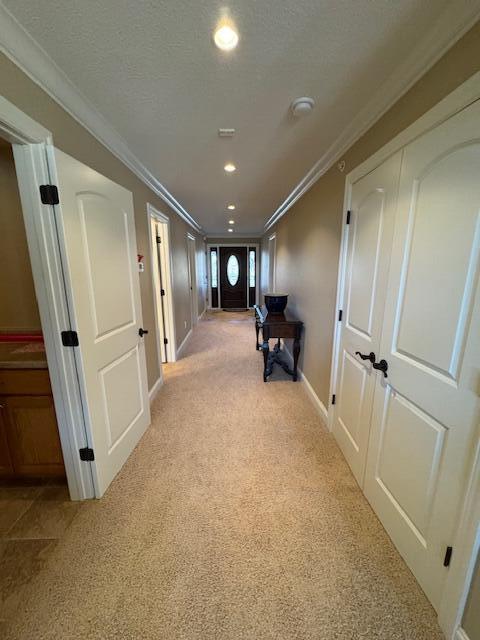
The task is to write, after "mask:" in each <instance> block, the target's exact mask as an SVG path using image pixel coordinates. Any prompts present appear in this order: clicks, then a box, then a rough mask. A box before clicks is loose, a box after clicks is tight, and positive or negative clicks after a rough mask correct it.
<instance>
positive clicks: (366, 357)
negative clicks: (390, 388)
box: [355, 351, 377, 364]
mask: <svg viewBox="0 0 480 640" xmlns="http://www.w3.org/2000/svg"><path fill="white" fill-rule="evenodd" d="M355 355H356V356H360V358H361V359H362V360H370V362H371V363H372V364H373V363H374V362H375V360H376V359H377V357H376V355H375V354H374V353H373V351H370V353H369V354H368V355H367V354H366V353H360V351H355Z"/></svg>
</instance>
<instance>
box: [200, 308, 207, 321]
mask: <svg viewBox="0 0 480 640" xmlns="http://www.w3.org/2000/svg"><path fill="white" fill-rule="evenodd" d="M206 313H207V307H205V309H204V310H203V311H202V313H201V314H200V315H199V316H198V321H199V322H200V320H203V318H204V317H205V314H206Z"/></svg>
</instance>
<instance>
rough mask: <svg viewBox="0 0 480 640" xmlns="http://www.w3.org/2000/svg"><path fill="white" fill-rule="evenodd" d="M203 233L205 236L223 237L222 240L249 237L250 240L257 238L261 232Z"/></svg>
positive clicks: (260, 235)
mask: <svg viewBox="0 0 480 640" xmlns="http://www.w3.org/2000/svg"><path fill="white" fill-rule="evenodd" d="M204 235H205V236H206V237H207V238H209V239H210V238H223V239H224V240H235V238H251V239H252V240H259V239H260V238H261V237H262V235H263V234H261V233H232V234H228V233H206V232H204Z"/></svg>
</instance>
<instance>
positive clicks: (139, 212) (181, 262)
mask: <svg viewBox="0 0 480 640" xmlns="http://www.w3.org/2000/svg"><path fill="white" fill-rule="evenodd" d="M0 93H1V95H3V96H4V97H5V98H6V99H7V100H9V101H10V102H12V103H13V104H14V105H16V106H17V107H18V108H19V109H21V110H22V111H24V112H25V113H27V114H28V115H29V116H31V117H32V118H33V119H34V120H36V121H37V122H39V123H40V124H42V125H43V126H44V127H46V128H47V129H49V130H50V131H51V132H52V134H53V140H54V144H55V146H56V147H58V148H59V149H61V150H62V151H64V152H65V153H68V154H69V155H71V156H73V157H74V158H76V159H77V160H79V161H80V162H83V163H85V164H86V165H88V166H89V167H91V168H92V169H95V170H96V171H99V172H100V173H101V174H103V175H104V176H106V177H108V178H110V179H111V180H113V181H114V182H117V183H118V184H121V185H122V186H124V187H125V188H127V189H129V190H130V191H131V192H132V193H133V201H134V207H135V226H136V235H137V247H138V253H141V254H143V255H144V256H145V272H144V273H143V274H141V275H140V288H141V299H142V310H143V325H144V326H145V327H148V328H153V327H154V307H153V293H152V284H151V283H152V279H151V271H150V270H151V265H150V257H149V256H150V252H149V247H148V223H147V213H146V211H147V209H146V207H147V202H150V203H151V204H153V205H154V206H155V207H156V208H157V209H159V210H160V211H164V212H165V213H167V214H168V215H169V216H170V221H171V227H170V228H171V236H172V238H171V246H172V252H173V264H174V268H173V289H174V291H173V297H174V308H175V325H176V338H177V347H178V345H179V344H180V343H181V342H182V340H183V339H184V337H185V336H186V335H187V333H188V331H189V330H190V325H191V314H190V308H189V304H190V302H189V300H190V298H189V288H188V270H187V245H186V236H187V232H190V233H194V232H193V230H192V229H191V227H190V226H189V225H187V224H186V223H185V222H184V221H183V220H182V219H181V218H180V217H179V216H178V215H177V214H176V213H175V212H173V211H172V210H170V208H169V207H168V206H167V205H166V203H165V202H164V201H163V200H161V199H160V198H158V197H157V196H156V195H155V194H154V193H153V192H152V191H151V190H150V189H149V188H148V187H147V186H146V185H145V184H144V183H143V182H142V181H141V180H139V179H138V178H137V177H136V176H135V175H134V174H133V173H132V172H131V171H130V170H129V169H128V168H127V167H126V166H125V165H124V164H123V163H122V162H120V160H118V159H117V158H116V157H115V156H114V155H113V154H112V153H110V152H109V151H108V149H106V148H105V147H104V146H103V145H102V144H101V143H100V142H98V141H97V139H96V138H94V137H93V136H92V135H91V134H90V133H88V131H87V130H86V129H85V128H84V127H82V126H81V125H80V124H79V123H78V122H77V121H76V120H75V119H74V118H72V117H71V116H70V115H69V114H68V113H67V112H66V111H65V110H64V109H62V108H61V107H60V106H59V105H58V104H57V103H56V102H55V101H54V100H53V99H52V98H50V97H49V96H48V95H47V94H46V93H45V92H44V91H43V90H42V89H41V88H40V87H38V86H37V85H36V84H35V83H34V82H32V80H30V79H29V78H28V77H27V76H26V75H25V74H24V73H23V72H22V71H21V70H20V69H19V68H18V67H16V66H15V65H14V64H13V63H12V62H11V61H10V60H9V59H8V58H7V57H6V56H4V55H3V54H2V55H0ZM198 239H199V242H203V240H202V239H201V238H200V236H198ZM185 321H186V322H187V326H186V327H185ZM145 347H146V356H147V370H148V383H149V387H150V388H151V387H152V386H153V384H154V383H155V381H156V380H157V379H158V376H159V366H158V357H157V348H156V341H155V334H154V332H153V331H150V333H149V334H148V335H147V336H146V338H145Z"/></svg>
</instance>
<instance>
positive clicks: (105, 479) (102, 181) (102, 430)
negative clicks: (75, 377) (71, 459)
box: [55, 149, 153, 497]
mask: <svg viewBox="0 0 480 640" xmlns="http://www.w3.org/2000/svg"><path fill="white" fill-rule="evenodd" d="M55 165H56V172H57V180H58V190H59V196H60V205H59V212H60V216H59V235H60V241H61V244H62V245H63V247H64V252H65V263H66V279H67V283H69V284H70V287H69V288H70V290H71V300H70V302H71V309H70V312H71V323H72V327H73V328H74V329H75V330H76V331H77V332H78V338H79V346H78V347H74V348H75V359H76V364H77V369H78V374H79V380H80V386H81V388H82V396H83V402H84V413H85V421H86V426H87V433H88V441H89V442H88V444H89V447H91V448H93V451H94V456H95V459H94V461H93V462H91V465H92V472H93V479H94V485H95V494H96V496H97V497H100V496H101V495H102V494H103V493H104V492H105V490H106V488H107V487H108V485H109V484H110V482H111V481H112V480H113V478H114V477H115V475H116V474H117V473H118V471H119V470H120V469H121V467H122V466H123V464H124V463H125V461H126V459H127V458H128V456H129V455H130V453H131V452H132V450H133V449H134V447H135V445H136V444H137V443H138V441H139V440H140V438H141V436H142V434H143V433H144V431H145V429H146V428H147V426H148V425H149V423H150V406H149V400H148V387H147V370H146V365H145V345H144V338H142V337H140V335H139V329H141V328H142V307H141V304H140V283H139V276H138V267H137V246H136V239H135V223H134V213H133V199H132V194H131V193H130V192H129V191H127V190H126V189H124V188H123V187H121V186H119V185H117V184H115V183H114V182H112V181H111V180H108V179H107V178H105V177H104V176H102V175H100V174H99V173H97V172H96V171H93V170H92V169H90V168H89V167H87V166H85V165H84V164H82V163H81V162H78V161H77V160H75V159H74V158H71V157H70V156H68V155H66V154H65V153H63V152H62V151H59V150H58V149H55ZM152 334H153V331H152Z"/></svg>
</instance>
